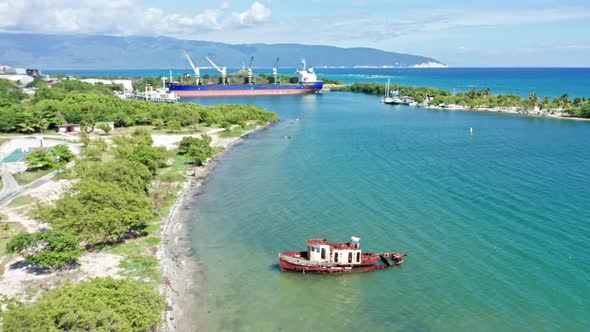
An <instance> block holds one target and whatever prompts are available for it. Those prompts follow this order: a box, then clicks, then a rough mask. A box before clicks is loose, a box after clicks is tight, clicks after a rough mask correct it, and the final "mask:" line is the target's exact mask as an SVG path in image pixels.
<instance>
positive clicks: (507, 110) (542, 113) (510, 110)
mask: <svg viewBox="0 0 590 332" xmlns="http://www.w3.org/2000/svg"><path fill="white" fill-rule="evenodd" d="M422 107H424V108H428V109H433V110H442V111H445V110H446V111H471V112H491V113H504V114H517V115H526V116H534V117H544V118H553V119H564V120H579V121H590V119H585V118H577V117H571V116H569V115H566V114H567V113H565V112H559V111H548V110H540V109H535V110H525V109H523V108H520V107H475V108H470V107H467V106H462V105H446V106H444V107H441V106H434V105H428V106H422Z"/></svg>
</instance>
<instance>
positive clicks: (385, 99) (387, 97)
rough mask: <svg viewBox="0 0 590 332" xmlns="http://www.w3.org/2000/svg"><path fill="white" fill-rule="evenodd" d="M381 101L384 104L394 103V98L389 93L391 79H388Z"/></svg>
mask: <svg viewBox="0 0 590 332" xmlns="http://www.w3.org/2000/svg"><path fill="white" fill-rule="evenodd" d="M381 102H382V103H384V104H393V98H391V96H390V95H389V79H388V80H387V84H386V85H385V96H383V98H381Z"/></svg>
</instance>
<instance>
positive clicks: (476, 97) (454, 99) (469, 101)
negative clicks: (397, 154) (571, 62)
mask: <svg viewBox="0 0 590 332" xmlns="http://www.w3.org/2000/svg"><path fill="white" fill-rule="evenodd" d="M391 90H397V91H398V95H399V96H408V97H412V98H413V99H414V100H415V101H416V102H419V103H421V102H423V101H424V100H426V98H429V97H430V98H431V100H430V102H429V105H435V106H437V105H461V106H464V107H467V108H510V107H516V108H522V109H523V110H525V111H528V110H533V109H535V108H538V109H543V110H551V111H555V110H563V111H564V112H566V113H567V114H568V115H570V116H572V117H581V118H590V99H587V98H574V99H573V100H572V99H570V98H569V96H568V95H567V94H563V95H562V96H560V97H557V98H553V99H550V98H549V97H543V98H542V99H540V98H539V96H537V94H536V93H534V92H533V93H531V94H530V95H529V96H528V97H526V98H522V97H520V96H518V95H512V94H506V95H494V94H493V93H492V92H491V90H490V89H489V88H488V89H483V90H476V89H472V90H470V91H467V92H460V93H457V94H455V95H453V94H452V93H451V92H450V91H446V90H442V89H436V88H429V87H409V86H402V85H395V84H394V85H392V86H391ZM331 91H349V92H356V93H365V94H371V95H379V96H382V95H384V94H385V87H384V86H383V84H378V83H354V84H352V85H346V86H340V87H333V88H331Z"/></svg>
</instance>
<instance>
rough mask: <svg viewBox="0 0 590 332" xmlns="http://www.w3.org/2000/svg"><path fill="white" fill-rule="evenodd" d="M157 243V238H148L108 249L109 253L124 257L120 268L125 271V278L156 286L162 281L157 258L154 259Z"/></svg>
mask: <svg viewBox="0 0 590 332" xmlns="http://www.w3.org/2000/svg"><path fill="white" fill-rule="evenodd" d="M159 242H160V238H159V237H155V236H148V237H144V238H139V239H133V240H128V241H126V242H125V243H123V244H120V245H117V246H114V247H112V248H110V251H111V252H112V253H115V254H119V255H121V256H123V257H124V258H123V261H121V264H120V267H121V268H123V269H124V270H125V274H126V275H127V276H129V277H131V278H133V279H136V280H139V281H141V282H147V283H151V284H154V285H158V284H159V283H160V280H161V279H162V274H161V273H160V270H159V269H158V257H156V250H157V245H158V243H159Z"/></svg>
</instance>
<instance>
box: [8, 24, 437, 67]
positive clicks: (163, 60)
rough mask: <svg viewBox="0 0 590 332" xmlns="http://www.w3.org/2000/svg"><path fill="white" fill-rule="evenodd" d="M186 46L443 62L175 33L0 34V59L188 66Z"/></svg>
mask: <svg viewBox="0 0 590 332" xmlns="http://www.w3.org/2000/svg"><path fill="white" fill-rule="evenodd" d="M183 50H186V51H187V52H189V54H191V56H192V58H193V61H194V62H195V65H197V66H210V65H209V63H207V61H206V60H205V59H204V56H208V57H209V58H211V59H212V60H213V61H215V62H216V63H217V64H218V65H219V66H227V67H229V68H238V67H241V66H242V65H243V64H246V65H248V63H249V62H250V57H251V56H254V66H255V67H266V68H269V67H272V66H273V65H274V63H275V60H276V58H277V57H279V58H280V63H279V66H280V67H285V68H287V67H288V68H294V67H299V65H300V61H301V59H302V58H305V59H306V61H307V63H308V64H309V65H313V66H316V67H322V66H327V67H414V66H442V65H443V64H442V63H441V62H439V61H437V60H435V59H433V58H429V57H424V56H419V55H411V54H402V53H395V52H387V51H382V50H378V49H374V48H366V47H355V48H340V47H334V46H322V45H302V44H235V45H233V44H224V43H217V42H210V41H197V40H181V39H175V38H171V37H141V36H130V37H117V36H104V35H46V34H24V33H18V34H15V33H0V64H2V65H8V66H12V67H25V68H40V69H107V68H111V69H112V68H117V69H131V68H137V69H142V68H185V67H186V68H189V64H188V62H187V61H186V58H185V56H184V52H183Z"/></svg>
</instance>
